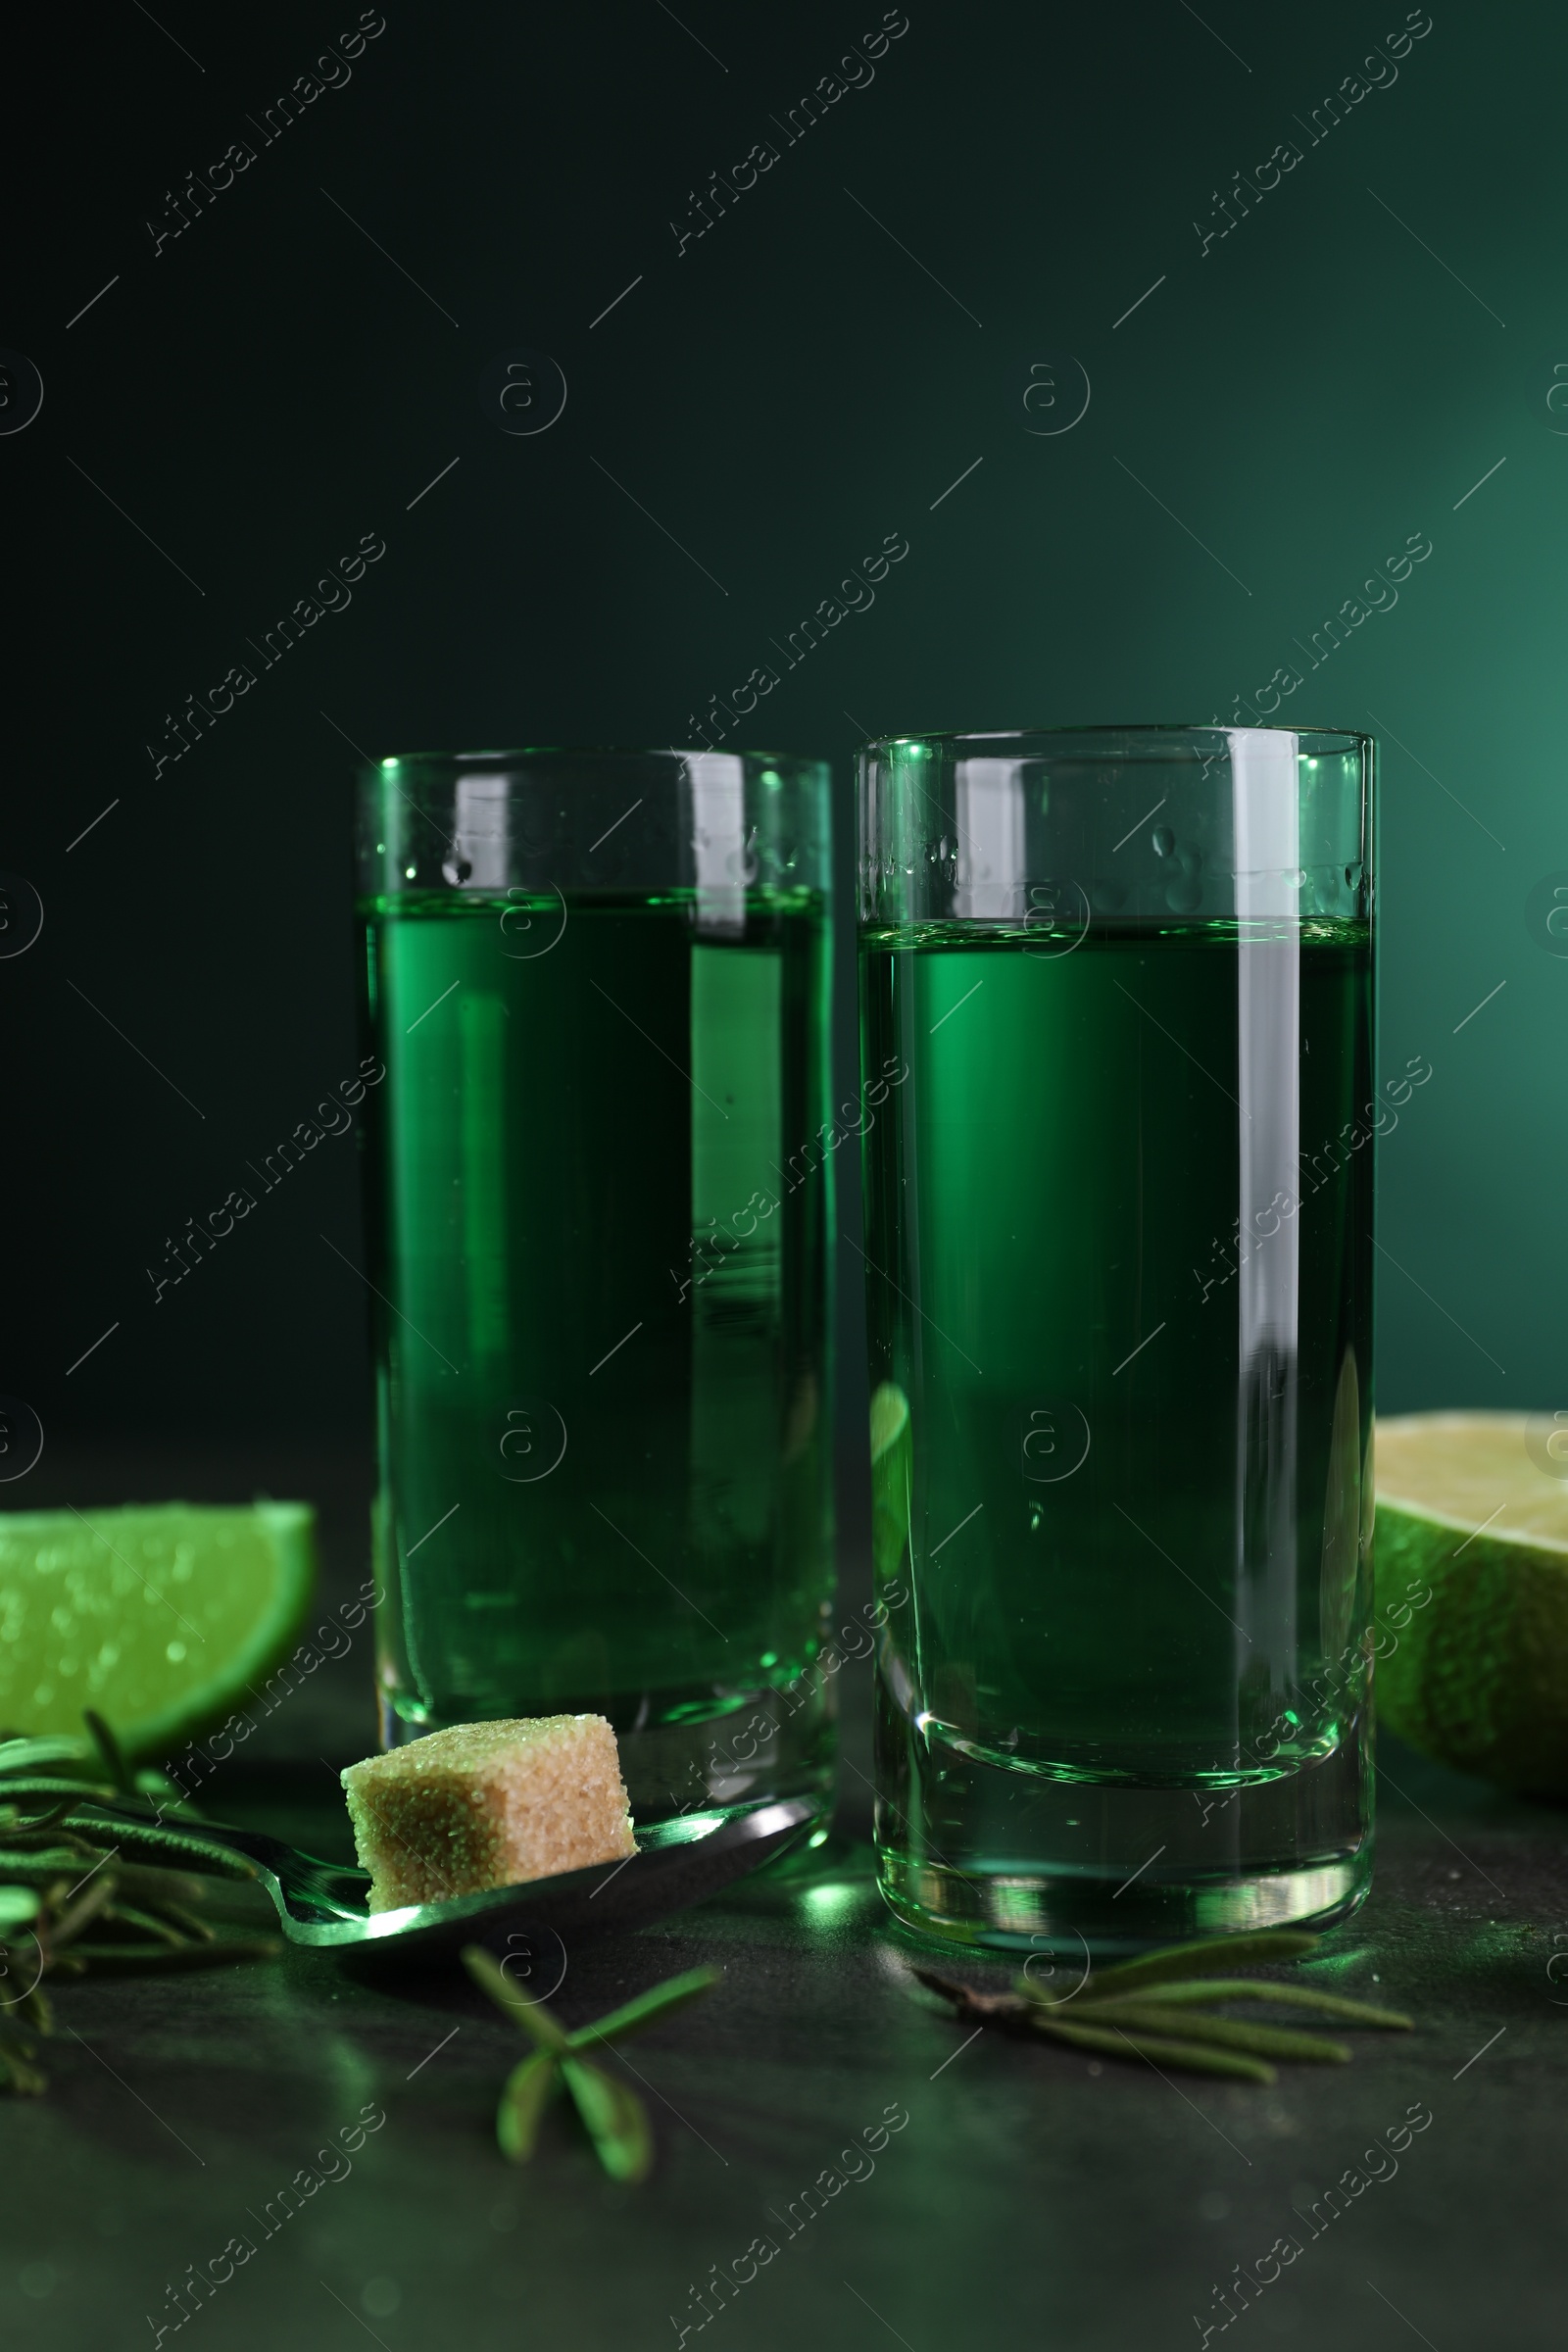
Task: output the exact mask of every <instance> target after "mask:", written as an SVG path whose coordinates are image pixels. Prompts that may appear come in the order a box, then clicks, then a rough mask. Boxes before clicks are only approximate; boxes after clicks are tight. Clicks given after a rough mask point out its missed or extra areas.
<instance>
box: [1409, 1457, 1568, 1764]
mask: <svg viewBox="0 0 1568 2352" xmlns="http://www.w3.org/2000/svg"><path fill="white" fill-rule="evenodd" d="M1532 1441H1535V1442H1534V1443H1532ZM1556 1458H1557V1457H1556V1454H1555V1452H1554V1451H1553V1450H1552V1448H1551V1447H1550V1446H1549V1445H1545V1444H1543V1443H1542V1442H1541V1440H1540V1435H1539V1432H1538V1430H1537V1424H1536V1422H1535V1421H1534V1420H1533V1419H1532V1418H1531V1417H1530V1416H1529V1415H1527V1414H1524V1413H1412V1414H1410V1415H1408V1416H1407V1417H1405V1418H1403V1419H1400V1420H1394V1421H1382V1420H1380V1421H1379V1423H1378V1425H1377V1535H1376V1567H1377V1618H1378V1629H1379V1630H1378V1664H1377V1674H1376V1687H1377V1703H1378V1714H1379V1717H1380V1719H1381V1720H1382V1721H1383V1722H1384V1723H1386V1724H1388V1725H1389V1726H1390V1727H1391V1728H1392V1729H1393V1730H1394V1731H1397V1733H1398V1734H1399V1736H1400V1738H1401V1739H1404V1740H1408V1741H1409V1742H1410V1744H1411V1746H1412V1747H1417V1748H1420V1749H1421V1750H1422V1752H1423V1753H1424V1754H1426V1755H1429V1756H1435V1757H1436V1758H1437V1759H1438V1760H1439V1761H1440V1762H1441V1763H1444V1764H1454V1765H1457V1766H1459V1768H1460V1769H1461V1770H1462V1771H1465V1772H1478V1773H1482V1774H1484V1775H1485V1776H1486V1777H1487V1778H1488V1779H1489V1780H1493V1781H1496V1782H1499V1783H1500V1784H1501V1785H1502V1787H1504V1788H1506V1789H1519V1790H1522V1791H1524V1792H1525V1793H1528V1794H1533V1795H1540V1796H1553V1797H1568V1463H1564V1464H1563V1466H1562V1467H1563V1472H1564V1474H1565V1475H1557V1474H1556V1470H1555V1465H1556ZM1548 1463H1549V1464H1551V1465H1552V1467H1551V1468H1548V1467H1547V1466H1546V1465H1547V1464H1548Z"/></svg>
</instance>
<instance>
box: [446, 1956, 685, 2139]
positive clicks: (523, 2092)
mask: <svg viewBox="0 0 1568 2352" xmlns="http://www.w3.org/2000/svg"><path fill="white" fill-rule="evenodd" d="M463 1964H464V1966H465V1967H466V1970H467V1972H468V1974H469V1976H470V1977H471V1978H472V1979H473V1981H474V1983H475V1984H476V1985H479V1986H480V1988H481V1989H482V1990H483V1991H485V1992H487V1993H488V1994H489V1996H490V1998H491V1999H492V2000H493V2001H494V2002H495V2004H496V2007H497V2008H498V2009H504V2010H505V2011H506V2013H507V2015H508V2016H509V2017H510V2018H511V2019H512V2021H513V2023H514V2024H515V2025H516V2026H519V2027H520V2028H521V2029H522V2031H523V2033H524V2034H527V2035H528V2036H529V2037H530V2038H531V2039H532V2040H533V2041H534V2042H535V2043H536V2044H537V2045H538V2046H537V2047H536V2048H535V2050H534V2052H533V2055H532V2056H531V2057H528V2058H524V2059H523V2060H522V2062H521V2064H520V2065H518V2066H515V2067H514V2069H513V2071H512V2073H511V2074H510V2075H509V2076H508V2077H507V2080H506V2082H505V2085H504V2086H503V2088H502V2092H501V2104H500V2106H499V2107H498V2109H497V2111H496V2138H497V2140H498V2142H499V2143H500V2147H501V2153H502V2154H503V2156H505V2157H507V2158H509V2159H510V2161H511V2162H512V2163H514V2164H526V2163H527V2161H528V2159H529V2157H530V2156H531V2155H532V2154H533V2152H534V2149H535V2147H536V2146H537V2144H538V2139H539V2127H540V2125H541V2124H542V2122H543V2121H544V2114H545V2109H546V2108H547V2107H548V2106H549V2104H550V2102H551V2100H552V2099H553V2098H554V2097H555V2095H556V2092H557V2091H558V2090H559V2089H561V2088H563V2086H564V2088H565V2089H566V2090H567V2091H569V2093H570V2094H571V2099H572V2103H573V2105H574V2106H575V2107H576V2110H577V2113H578V2115H579V2116H580V2117H581V2118H582V2121H583V2125H584V2127H585V2129H586V2131H587V2132H588V2136H589V2138H590V2139H591V2140H592V2141H593V2144H594V2152H595V2154H596V2155H597V2156H598V2158H599V2161H600V2163H601V2164H602V2165H603V2166H604V2168H605V2171H606V2172H607V2173H608V2174H609V2175H610V2177H611V2179H612V2180H646V2179H647V2178H648V2175H649V2174H650V2173H651V2172H652V2171H653V2167H654V2134H653V2129H652V2127H651V2125H650V2124H649V2121H648V2110H647V2109H646V2107H644V2105H643V2103H642V2101H641V2099H640V2098H639V2097H638V2096H637V2093H636V2092H635V2091H634V2090H633V2089H632V2087H631V2085H630V2084H629V2083H627V2082H622V2081H621V2079H620V2077H619V2076H618V2075H613V2074H611V2073H610V2072H609V2070H608V2069H607V2068H605V2067H602V2066H597V2065H596V2064H595V2063H594V2061H593V2060H592V2059H591V2058H589V2057H586V2056H584V2054H583V2053H584V2052H585V2051H588V2050H591V2049H594V2048H596V2047H598V2046H599V2045H600V2044H602V2043H607V2042H612V2041H624V2040H625V2038H626V2037H627V2035H628V2034H640V2033H642V2032H643V2031H644V2029H645V2028H646V2027H648V2026H653V2025H658V2024H660V2023H662V2020H663V2019H664V2018H666V2017H672V2016H673V2015H674V2013H675V2011H676V2010H677V2009H684V2008H685V2006H686V2004H687V2002H688V2001H695V2000H698V1999H700V1998H701V1996H702V1995H703V1994H704V1993H705V1992H708V1991H710V1990H711V1987H712V1986H713V1985H716V1984H717V1983H718V1981H719V1972H718V1970H717V1969H716V1968H693V1969H688V1970H687V1972H686V1974H685V1975H684V1976H679V1977H670V1978H668V1979H667V1980H666V1982H665V1983H664V1984H662V1985H654V1986H652V1987H651V1989H650V1990H649V1991H647V1992H642V1993H639V1994H638V1995H637V1997H636V1999H635V2000H631V2001H627V2002H626V2003H625V2004H624V2005H623V2006H622V2007H621V2008H619V2009H613V2010H612V2011H611V2013H610V2015H609V2016H608V2017H602V2018H600V2020H599V2021H598V2023H597V2025H592V2026H579V2027H578V2028H577V2031H576V2032H575V2033H574V2034H568V2033H567V2032H566V2031H565V2030H564V2027H562V2026H561V2025H559V2024H558V2023H557V2021H556V2020H555V2018H553V2017H552V2016H551V2014H550V2012H549V2010H548V2009H546V2008H545V2007H544V2005H543V2003H542V2002H539V2001H525V2000H523V1999H522V1998H521V1996H520V1995H519V1994H518V1993H517V1991H516V1990H515V1987H514V1986H513V1985H511V1984H509V1983H508V1981H507V1978H506V1976H505V1974H504V1973H503V1971H502V1970H501V1969H500V1968H499V1967H498V1966H497V1964H496V1962H495V1961H494V1960H493V1959H492V1958H491V1956H490V1954H489V1953H488V1952H487V1951H486V1950H485V1949H484V1948H483V1946H482V1945H481V1944H477V1943H470V1944H467V1945H466V1947H465V1949H464V1954H463Z"/></svg>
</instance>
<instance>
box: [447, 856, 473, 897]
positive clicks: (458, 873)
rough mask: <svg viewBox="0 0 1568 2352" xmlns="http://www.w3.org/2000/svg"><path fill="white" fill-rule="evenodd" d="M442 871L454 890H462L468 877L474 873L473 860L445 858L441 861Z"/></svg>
mask: <svg viewBox="0 0 1568 2352" xmlns="http://www.w3.org/2000/svg"><path fill="white" fill-rule="evenodd" d="M441 871H442V873H443V874H444V875H445V876H446V879H447V880H448V881H449V882H450V883H451V884H452V886H453V888H454V889H455V890H457V889H461V888H462V886H463V884H464V883H465V882H466V880H467V879H468V876H469V875H470V874H471V873H472V871H473V863H472V860H471V859H470V858H442V860H441Z"/></svg>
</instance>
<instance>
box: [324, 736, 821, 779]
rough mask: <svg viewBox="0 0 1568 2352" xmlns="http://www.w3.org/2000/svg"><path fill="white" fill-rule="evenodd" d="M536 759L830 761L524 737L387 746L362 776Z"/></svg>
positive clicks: (815, 764) (365, 764)
mask: <svg viewBox="0 0 1568 2352" xmlns="http://www.w3.org/2000/svg"><path fill="white" fill-rule="evenodd" d="M529 760H668V761H670V762H671V763H672V764H674V765H676V766H684V765H685V764H686V763H687V762H689V761H691V760H762V761H765V762H766V763H767V764H768V765H769V766H773V767H791V768H819V767H830V766H831V765H832V762H831V760H826V759H824V758H823V757H822V755H821V754H820V753H817V752H777V751H768V750H766V749H765V748H764V749H761V750H755V751H754V750H742V749H739V748H737V749H736V750H734V751H713V750H709V751H698V750H695V749H693V750H687V751H683V750H682V749H681V748H680V747H679V746H678V745H676V744H672V743H661V744H651V745H644V744H634V743H526V744H516V745H514V746H512V747H511V748H509V749H504V750H495V751H475V752H387V753H385V754H384V755H383V756H382V757H381V758H380V759H378V760H362V762H361V766H360V773H361V775H362V776H379V775H380V774H382V773H383V772H384V770H385V769H387V768H389V767H424V768H444V769H452V768H463V767H486V768H494V767H498V766H499V767H508V766H521V765H523V764H525V763H526V762H527V761H529Z"/></svg>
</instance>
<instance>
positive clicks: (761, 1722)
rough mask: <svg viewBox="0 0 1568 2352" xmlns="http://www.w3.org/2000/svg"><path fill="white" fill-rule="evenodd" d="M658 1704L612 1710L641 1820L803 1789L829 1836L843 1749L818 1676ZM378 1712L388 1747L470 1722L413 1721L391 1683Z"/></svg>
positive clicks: (425, 1717) (589, 1704) (732, 1808)
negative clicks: (657, 1712)
mask: <svg viewBox="0 0 1568 2352" xmlns="http://www.w3.org/2000/svg"><path fill="white" fill-rule="evenodd" d="M551 1712H553V1713H579V1712H581V1713H590V1712H591V1713H594V1714H600V1713H606V1712H609V1710H608V1709H607V1708H606V1707H605V1706H604V1703H603V1701H601V1702H600V1703H599V1704H597V1705H596V1704H594V1702H593V1701H591V1700H585V1701H584V1704H583V1706H582V1707H581V1708H580V1709H575V1708H553V1709H552V1710H551ZM653 1712H654V1705H653V1703H652V1702H644V1703H643V1704H642V1705H640V1706H634V1707H632V1708H631V1709H629V1710H627V1709H622V1710H619V1711H618V1713H619V1719H618V1720H617V1714H616V1713H611V1716H610V1720H611V1723H612V1726H613V1730H614V1734H615V1744H616V1747H617V1748H618V1749H619V1752H620V1773H621V1778H622V1780H623V1781H624V1782H625V1784H626V1795H627V1800H628V1802H629V1804H630V1807H631V1817H632V1821H633V1823H634V1824H635V1825H636V1826H637V1828H639V1829H651V1828H652V1827H653V1826H654V1824H655V1823H657V1822H662V1821H670V1820H675V1819H678V1818H679V1817H680V1816H681V1815H682V1814H687V1813H704V1814H711V1813H730V1812H739V1811H741V1810H742V1809H743V1808H744V1807H746V1806H750V1805H757V1804H760V1803H762V1802H763V1801H764V1800H766V1799H769V1798H775V1797H799V1796H806V1797H812V1798H815V1799H816V1801H817V1808H818V1811H817V1816H816V1817H815V1819H816V1820H817V1822H818V1823H819V1827H816V1828H813V1829H812V1830H811V1831H809V1833H808V1839H809V1842H815V1840H816V1838H818V1837H819V1836H825V1834H826V1824H827V1818H828V1816H829V1815H830V1813H831V1811H832V1805H833V1783H834V1768H835V1765H836V1762H837V1757H838V1739H837V1731H838V1726H837V1720H836V1708H835V1705H834V1691H833V1687H832V1685H831V1684H828V1685H825V1686H824V1685H821V1684H817V1685H815V1686H814V1687H813V1688H812V1689H810V1690H809V1691H808V1692H807V1693H806V1694H805V1695H804V1696H803V1695H802V1686H801V1684H800V1683H799V1682H798V1683H796V1684H795V1685H794V1686H793V1688H792V1690H789V1691H776V1690H770V1689H763V1690H759V1691H744V1692H740V1693H737V1692H733V1691H730V1692H725V1693H723V1694H722V1695H719V1694H715V1695H714V1698H713V1700H712V1702H711V1705H710V1706H708V1707H704V1706H702V1704H701V1702H694V1703H693V1704H692V1705H691V1706H690V1707H689V1708H687V1707H683V1708H682V1710H681V1713H680V1716H679V1718H678V1719H677V1720H676V1721H674V1722H668V1721H665V1722H650V1721H649V1720H648V1717H649V1716H650V1715H651V1714H652V1713H653ZM380 1716H381V1744H382V1746H383V1747H402V1746H405V1745H406V1744H407V1743H408V1741H409V1740H419V1739H422V1738H423V1737H424V1735H425V1734H426V1733H427V1732H437V1731H443V1730H445V1729H446V1727H447V1723H448V1722H449V1721H450V1722H460V1721H466V1718H465V1717H460V1716H452V1717H450V1718H444V1717H437V1716H435V1715H433V1714H431V1713H430V1712H428V1711H427V1710H421V1713H420V1718H419V1719H418V1720H414V1719H412V1717H411V1716H410V1715H406V1714H404V1713H402V1712H401V1711H400V1710H399V1709H398V1707H397V1706H396V1705H395V1704H394V1701H393V1696H392V1694H391V1693H389V1692H388V1691H386V1690H385V1689H384V1688H383V1690H382V1691H381V1694H380Z"/></svg>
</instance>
